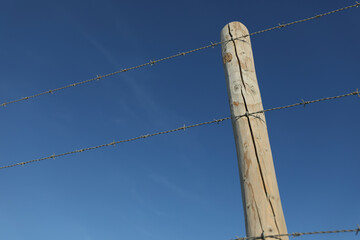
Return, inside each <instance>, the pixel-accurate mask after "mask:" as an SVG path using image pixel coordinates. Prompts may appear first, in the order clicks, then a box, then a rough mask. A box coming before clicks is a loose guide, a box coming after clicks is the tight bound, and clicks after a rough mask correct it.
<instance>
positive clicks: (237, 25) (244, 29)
mask: <svg viewBox="0 0 360 240" xmlns="http://www.w3.org/2000/svg"><path fill="white" fill-rule="evenodd" d="M229 28H230V29H235V30H240V31H241V32H247V33H248V32H249V30H248V29H247V27H246V26H245V25H244V24H243V23H241V22H238V21H234V22H230V23H228V24H226V25H225V26H224V27H223V29H222V30H221V33H223V32H224V31H226V32H228V31H229Z"/></svg>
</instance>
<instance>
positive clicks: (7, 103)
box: [0, 2, 360, 107]
mask: <svg viewBox="0 0 360 240" xmlns="http://www.w3.org/2000/svg"><path fill="white" fill-rule="evenodd" d="M358 6H360V3H358V2H355V4H353V5H350V6H346V7H343V8H339V9H336V10H333V11H330V12H326V13H322V14H318V15H315V16H313V17H308V18H304V19H301V20H297V21H293V22H289V23H285V24H279V25H277V26H274V27H270V28H267V29H263V30H260V31H257V32H253V33H250V34H246V35H243V36H240V37H237V38H234V39H230V40H225V41H222V42H214V43H213V42H211V44H209V45H206V46H203V47H199V48H195V49H192V50H188V51H184V52H180V53H178V54H175V55H172V56H168V57H164V58H160V59H157V60H151V61H150V62H147V63H143V64H140V65H137V66H134V67H130V68H125V69H121V70H119V71H115V72H112V73H108V74H105V75H97V76H96V77H94V78H90V79H87V80H84V81H81V82H75V83H72V84H69V85H66V86H63V87H59V88H55V89H51V90H48V91H44V92H40V93H37V94H34V95H31V96H27V97H22V98H19V99H16V100H12V101H8V102H4V103H1V104H0V107H6V106H7V105H9V104H13V103H18V102H22V101H25V100H29V99H32V98H36V97H39V96H42V95H45V94H52V93H54V92H57V91H61V90H64V89H67V88H70V87H76V86H79V85H82V84H86V83H90V82H93V81H96V80H101V79H105V78H107V77H110V76H113V75H116V74H119V73H123V72H127V71H131V70H135V69H138V68H142V67H145V66H149V65H150V66H152V65H154V64H156V63H159V62H163V61H167V60H170V59H173V58H176V57H180V56H185V55H187V54H190V53H194V52H198V51H201V50H205V49H208V48H214V47H215V46H218V45H220V44H225V43H227V42H229V41H232V40H238V39H241V38H245V37H248V36H253V35H257V34H261V33H265V32H269V31H272V30H276V29H281V28H284V27H288V26H291V25H294V24H298V23H303V22H307V21H310V20H314V19H318V18H320V17H324V16H327V15H330V14H334V13H337V12H340V11H344V10H347V9H350V8H354V7H358Z"/></svg>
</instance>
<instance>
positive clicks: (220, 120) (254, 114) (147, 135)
mask: <svg viewBox="0 0 360 240" xmlns="http://www.w3.org/2000/svg"><path fill="white" fill-rule="evenodd" d="M357 93H358V91H356V92H351V93H346V94H343V95H338V96H333V97H326V98H320V99H316V100H312V101H306V102H305V103H306V104H311V103H316V102H321V101H327V100H334V99H339V98H343V97H348V96H354V95H357ZM303 104H304V103H303V102H299V103H294V104H290V105H286V106H282V107H274V108H269V109H265V110H260V111H257V112H252V113H249V112H246V113H245V114H242V115H239V116H231V117H224V118H220V119H214V120H212V121H207V122H200V123H197V124H193V125H188V126H186V125H185V124H184V125H183V126H182V127H179V128H175V129H171V130H167V131H162V132H156V133H152V134H146V135H141V136H139V137H134V138H130V139H125V140H119V141H113V142H111V143H107V144H102V145H98V146H94V147H87V148H83V149H79V150H74V151H71V152H66V153H61V154H57V155H55V154H52V155H50V156H48V157H43V158H38V159H34V160H29V161H26V162H20V163H14V164H11V165H7V166H0V169H4V168H10V167H16V166H19V165H22V166H23V165H25V164H28V163H34V162H39V161H43V160H47V159H55V157H63V156H65V155H70V154H74V153H79V152H84V151H89V150H94V149H98V148H102V147H108V146H112V145H113V146H115V144H118V143H125V142H131V141H135V140H140V139H144V138H149V137H154V136H158V135H162V134H168V133H173V132H177V131H180V130H184V131H185V130H186V129H188V128H194V127H200V126H204V125H209V124H213V123H220V122H223V121H225V120H230V119H235V120H237V119H239V118H242V117H249V116H255V117H256V114H259V113H265V112H269V111H275V110H281V109H286V108H291V107H296V106H300V105H303ZM260 119H261V118H260Z"/></svg>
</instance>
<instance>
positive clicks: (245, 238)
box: [236, 225, 360, 240]
mask: <svg viewBox="0 0 360 240" xmlns="http://www.w3.org/2000/svg"><path fill="white" fill-rule="evenodd" d="M359 231H360V226H359V225H358V228H357V229H344V230H332V231H317V232H301V233H299V232H296V233H284V234H276V235H264V232H263V233H262V234H261V235H260V236H258V237H242V238H236V240H257V239H261V240H264V239H266V238H278V237H290V236H291V237H300V236H304V235H316V234H334V233H350V232H355V234H357V233H358V232H359Z"/></svg>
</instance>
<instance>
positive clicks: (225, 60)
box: [223, 53, 232, 64]
mask: <svg viewBox="0 0 360 240" xmlns="http://www.w3.org/2000/svg"><path fill="white" fill-rule="evenodd" d="M231 60H232V55H231V53H225V55H224V57H223V61H224V64H226V63H228V62H231Z"/></svg>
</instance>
